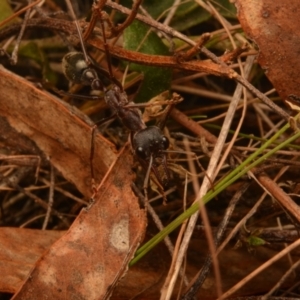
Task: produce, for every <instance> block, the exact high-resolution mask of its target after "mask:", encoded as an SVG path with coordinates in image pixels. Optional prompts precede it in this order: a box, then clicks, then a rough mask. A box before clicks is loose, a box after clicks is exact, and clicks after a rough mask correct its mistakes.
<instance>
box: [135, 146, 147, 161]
mask: <svg viewBox="0 0 300 300" xmlns="http://www.w3.org/2000/svg"><path fill="white" fill-rule="evenodd" d="M135 153H136V155H137V156H138V157H140V158H142V159H146V158H147V154H146V152H145V150H144V148H143V147H137V149H136V150H135Z"/></svg>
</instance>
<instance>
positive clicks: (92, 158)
mask: <svg viewBox="0 0 300 300" xmlns="http://www.w3.org/2000/svg"><path fill="white" fill-rule="evenodd" d="M97 127H98V126H97V125H96V124H95V125H94V126H93V127H92V138H91V152H90V167H91V183H92V190H93V192H94V193H95V192H96V185H95V172H94V164H93V161H94V154H95V134H96V129H97Z"/></svg>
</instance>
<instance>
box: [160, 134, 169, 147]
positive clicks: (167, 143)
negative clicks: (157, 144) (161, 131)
mask: <svg viewBox="0 0 300 300" xmlns="http://www.w3.org/2000/svg"><path fill="white" fill-rule="evenodd" d="M162 144H163V147H164V149H165V150H167V149H168V148H169V145H170V142H169V140H168V138H167V137H165V136H163V137H162Z"/></svg>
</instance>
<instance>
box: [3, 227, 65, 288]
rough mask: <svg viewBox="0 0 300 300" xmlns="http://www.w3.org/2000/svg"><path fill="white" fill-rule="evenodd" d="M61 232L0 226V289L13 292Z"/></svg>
mask: <svg viewBox="0 0 300 300" xmlns="http://www.w3.org/2000/svg"><path fill="white" fill-rule="evenodd" d="M62 234H63V232H60V231H54V230H44V231H43V230H33V229H25V228H0V244H1V247H0V274H1V276H0V291H1V292H7V293H15V292H16V290H17V289H18V288H20V286H21V284H22V283H23V282H24V280H25V279H26V277H27V276H28V273H29V271H30V270H31V269H32V267H33V266H34V264H35V263H36V261H37V260H38V259H39V257H40V256H41V254H42V253H43V252H45V251H46V250H47V249H48V248H49V247H50V246H51V245H52V244H53V243H54V242H55V241H56V240H57V239H58V238H60V237H61V235H62Z"/></svg>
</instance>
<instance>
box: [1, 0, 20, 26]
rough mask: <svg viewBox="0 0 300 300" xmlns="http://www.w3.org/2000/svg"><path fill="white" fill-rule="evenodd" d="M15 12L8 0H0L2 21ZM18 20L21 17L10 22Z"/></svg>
mask: <svg viewBox="0 0 300 300" xmlns="http://www.w3.org/2000/svg"><path fill="white" fill-rule="evenodd" d="M13 14H14V11H13V10H12V9H11V7H10V5H9V4H8V1H6V0H4V1H3V0H2V1H0V22H1V21H3V20H5V19H6V18H8V17H10V16H11V15H13ZM16 21H19V19H18V18H15V19H13V20H12V21H10V22H9V23H8V24H11V23H13V22H16ZM6 25H7V24H6Z"/></svg>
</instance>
